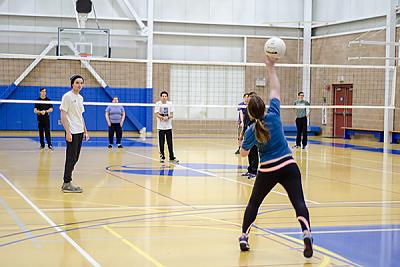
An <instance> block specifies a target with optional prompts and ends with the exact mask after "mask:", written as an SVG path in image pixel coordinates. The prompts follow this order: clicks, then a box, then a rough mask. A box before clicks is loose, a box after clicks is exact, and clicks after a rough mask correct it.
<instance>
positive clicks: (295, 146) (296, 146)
mask: <svg viewBox="0 0 400 267" xmlns="http://www.w3.org/2000/svg"><path fill="white" fill-rule="evenodd" d="M292 148H300V146H298V145H294V146H292Z"/></svg>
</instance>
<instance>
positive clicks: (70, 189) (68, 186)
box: [61, 182, 83, 193]
mask: <svg viewBox="0 0 400 267" xmlns="http://www.w3.org/2000/svg"><path fill="white" fill-rule="evenodd" d="M61 190H62V191H63V192H64V193H82V191H83V190H82V188H80V187H79V186H74V185H72V183H71V182H69V183H63V185H62V187H61Z"/></svg>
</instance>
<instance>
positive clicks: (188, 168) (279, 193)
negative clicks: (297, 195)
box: [126, 151, 319, 204]
mask: <svg viewBox="0 0 400 267" xmlns="http://www.w3.org/2000/svg"><path fill="white" fill-rule="evenodd" d="M126 153H129V154H132V155H135V156H138V157H142V158H146V159H150V160H153V161H159V159H155V158H151V157H147V156H144V155H141V154H137V153H134V152H131V151H126ZM171 164H172V163H171ZM172 165H174V166H176V167H179V168H182V169H186V170H190V171H194V172H198V173H201V174H205V175H208V176H212V177H215V178H220V179H223V180H226V181H229V182H234V183H237V184H241V185H246V186H250V187H253V186H254V185H253V184H249V183H244V182H240V181H238V180H235V179H230V178H227V177H224V176H219V175H216V174H215V173H212V172H207V171H202V170H196V169H193V168H190V167H186V166H182V165H179V164H172ZM271 192H272V193H275V194H278V195H282V196H288V195H287V194H285V193H281V192H278V191H275V190H271ZM305 200H306V201H307V202H310V203H313V204H319V202H316V201H313V200H309V199H305Z"/></svg>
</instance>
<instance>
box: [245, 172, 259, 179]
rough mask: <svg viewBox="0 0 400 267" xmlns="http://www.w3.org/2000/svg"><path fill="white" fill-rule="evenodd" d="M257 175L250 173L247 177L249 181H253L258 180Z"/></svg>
mask: <svg viewBox="0 0 400 267" xmlns="http://www.w3.org/2000/svg"><path fill="white" fill-rule="evenodd" d="M256 176H257V175H256V174H254V173H249V174H248V175H247V179H252V178H256Z"/></svg>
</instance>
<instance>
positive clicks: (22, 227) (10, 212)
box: [0, 196, 42, 248]
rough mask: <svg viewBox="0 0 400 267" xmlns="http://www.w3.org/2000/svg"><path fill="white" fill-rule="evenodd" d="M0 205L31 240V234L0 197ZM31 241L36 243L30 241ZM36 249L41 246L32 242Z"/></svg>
mask: <svg viewBox="0 0 400 267" xmlns="http://www.w3.org/2000/svg"><path fill="white" fill-rule="evenodd" d="M0 204H1V205H2V206H3V207H4V209H5V210H6V211H7V212H8V214H10V216H11V217H12V218H13V219H14V221H15V222H16V224H17V225H18V227H19V228H20V229H21V230H22V231H23V232H24V233H25V235H26V236H27V237H28V238H33V235H32V233H31V232H30V231H29V229H28V228H27V227H26V225H25V224H24V223H23V222H22V221H21V220H20V219H19V218H18V216H17V214H15V212H14V211H13V210H12V208H11V207H10V206H9V205H8V204H7V202H6V201H5V200H4V199H3V198H2V197H1V196H0ZM32 241H36V240H34V239H32ZM33 244H34V246H35V247H36V248H41V247H42V246H41V245H39V243H38V242H33Z"/></svg>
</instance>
